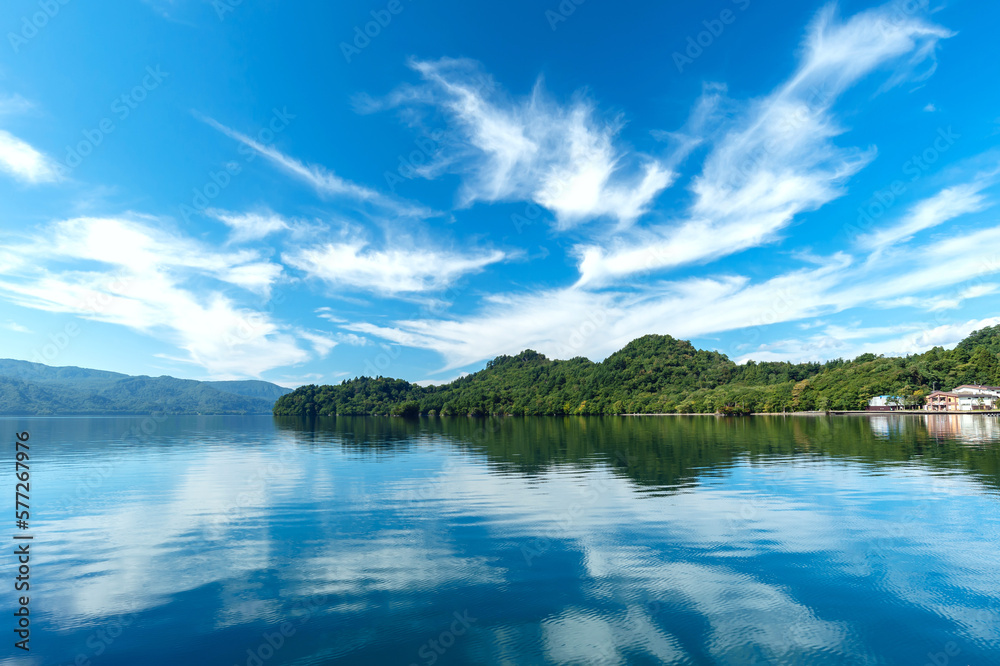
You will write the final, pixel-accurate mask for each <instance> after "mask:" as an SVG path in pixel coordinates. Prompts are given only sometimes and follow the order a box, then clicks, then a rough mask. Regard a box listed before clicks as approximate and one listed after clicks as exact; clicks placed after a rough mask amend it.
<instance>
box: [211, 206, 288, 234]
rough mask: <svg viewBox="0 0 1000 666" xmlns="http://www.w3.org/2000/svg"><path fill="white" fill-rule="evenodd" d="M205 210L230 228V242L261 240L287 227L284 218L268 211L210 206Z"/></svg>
mask: <svg viewBox="0 0 1000 666" xmlns="http://www.w3.org/2000/svg"><path fill="white" fill-rule="evenodd" d="M205 212H206V213H207V214H208V215H210V216H211V217H214V218H215V219H217V220H219V221H220V222H222V223H223V224H225V225H226V226H228V227H229V228H230V229H231V230H232V231H231V232H230V235H229V240H230V242H232V243H243V242H246V241H253V240H261V239H262V238H266V237H267V236H270V235H271V234H275V233H279V232H281V231H285V230H287V229H289V225H288V222H286V221H285V220H284V218H282V217H281V216H280V215H276V214H274V213H272V212H270V211H259V212H249V213H231V212H228V211H224V210H217V209H215V208H210V209H208V210H206V211H205Z"/></svg>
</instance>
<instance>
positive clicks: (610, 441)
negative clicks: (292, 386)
mask: <svg viewBox="0 0 1000 666" xmlns="http://www.w3.org/2000/svg"><path fill="white" fill-rule="evenodd" d="M275 421H276V423H277V425H278V427H279V428H280V429H281V430H284V431H291V432H294V433H295V436H296V437H297V438H298V439H299V440H300V441H306V442H310V443H314V444H317V445H321V444H326V445H328V444H330V443H334V444H337V445H340V446H343V447H345V448H348V449H352V450H356V451H358V452H359V453H372V454H375V453H385V454H391V453H393V452H398V451H401V450H408V449H410V448H411V447H414V446H419V445H421V444H427V443H434V442H439V443H440V442H447V443H449V444H451V445H453V446H456V447H458V448H459V449H462V450H465V451H468V452H471V453H477V454H480V455H483V456H485V457H486V459H487V460H488V461H489V462H490V463H491V464H492V465H495V466H496V467H497V468H498V469H499V470H501V471H506V472H511V473H518V474H525V475H535V474H540V473H543V472H545V471H547V470H548V469H549V468H550V467H551V466H553V465H564V464H572V465H577V466H580V467H581V468H584V469H586V468H592V467H595V466H610V467H611V468H613V469H615V470H617V471H619V472H620V473H621V474H623V475H625V476H627V477H629V478H631V479H632V480H634V481H635V482H637V483H640V484H643V485H653V486H659V487H666V488H674V489H676V488H678V487H683V486H689V485H691V484H693V483H697V482H698V481H699V479H702V478H704V477H707V476H713V475H720V474H724V473H725V472H726V471H727V470H728V469H729V468H731V467H732V466H733V465H735V464H737V463H738V462H743V461H748V462H750V463H751V464H752V463H754V462H755V461H758V462H763V461H765V460H768V461H774V460H776V459H779V458H789V457H805V456H809V457H831V458H846V459H851V460H853V461H855V462H859V463H862V464H866V465H871V466H875V467H878V466H883V465H886V464H890V463H900V462H908V463H914V464H920V465H927V466H930V467H933V468H938V469H952V470H956V471H958V470H964V471H967V472H971V473H972V474H973V475H975V476H976V477H977V478H978V479H979V480H980V481H982V482H983V483H985V484H987V485H988V486H990V487H992V488H1000V464H998V463H1000V460H998V459H1000V423H997V422H995V421H994V420H992V419H989V418H987V417H983V416H972V415H937V414H933V415H931V414H929V415H920V416H910V415H879V416H874V417H872V416H857V417H851V416H837V417H804V416H789V417H782V416H756V417H751V418H718V417H713V416H698V417H683V416H665V417H574V416H567V417H498V418H469V417H453V418H441V417H438V418H434V417H431V418H427V417H423V418H420V419H402V418H384V417H355V416H350V417H343V416H342V417H320V418H313V419H300V418H296V417H276V419H275Z"/></svg>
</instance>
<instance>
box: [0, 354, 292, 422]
mask: <svg viewBox="0 0 1000 666" xmlns="http://www.w3.org/2000/svg"><path fill="white" fill-rule="evenodd" d="M287 392H288V389H284V388H282V387H280V386H276V385H274V384H270V383H268V382H260V381H246V382H240V381H237V382H199V381H194V380H191V379H175V378H173V377H131V376H129V375H123V374H119V373H116V372H105V371H103V370H89V369H87V368H75V367H66V368H54V367H50V366H47V365H42V364H39V363H28V362H25V361H13V360H8V359H2V360H0V414H16V415H34V414H38V415H52V414H152V413H165V414H267V413H268V412H270V411H271V410H272V408H273V406H274V401H275V400H276V399H277V398H278V397H279V396H280V395H283V394H285V393H287Z"/></svg>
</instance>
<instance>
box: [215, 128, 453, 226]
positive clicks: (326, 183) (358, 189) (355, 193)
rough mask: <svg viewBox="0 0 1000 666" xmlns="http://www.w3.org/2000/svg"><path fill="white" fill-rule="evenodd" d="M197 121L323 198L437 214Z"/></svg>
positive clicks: (412, 213) (399, 211) (411, 213)
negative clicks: (261, 157)
mask: <svg viewBox="0 0 1000 666" xmlns="http://www.w3.org/2000/svg"><path fill="white" fill-rule="evenodd" d="M198 118H200V119H201V120H202V121H204V122H205V123H207V124H208V125H210V126H211V127H214V128H215V129H217V130H219V131H220V132H222V133H223V134H225V135H226V136H228V137H229V138H231V139H234V140H236V141H239V142H240V143H242V144H243V145H245V146H247V147H249V148H252V149H253V150H254V151H256V152H257V153H259V154H261V155H263V156H264V157H266V158H267V159H268V160H270V161H271V163H272V164H274V165H276V166H278V167H279V168H281V169H282V170H284V171H285V172H286V173H288V174H289V175H291V176H293V177H295V178H297V179H299V180H301V181H302V182H304V183H306V184H307V185H309V186H310V187H312V188H313V189H314V190H316V192H317V193H318V194H320V195H321V196H334V197H341V196H343V197H348V198H351V199H355V200H358V201H363V202H368V203H371V204H374V205H377V206H382V207H383V208H387V209H389V210H392V211H394V212H395V213H396V214H398V215H406V216H410V217H432V216H433V215H435V214H436V213H435V212H434V211H431V210H429V209H428V208H425V207H423V206H415V205H412V204H407V203H403V202H399V201H396V200H394V199H392V198H390V197H387V196H384V195H382V194H380V193H379V192H377V191H375V190H373V189H370V188H368V187H365V186H363V185H358V184H356V183H352V182H351V181H349V180H345V179H344V178H341V177H340V176H337V175H336V174H334V173H333V172H331V171H330V170H329V169H327V168H325V167H323V166H321V165H318V164H305V163H303V162H301V161H299V160H297V159H295V158H294V157H291V156H289V155H286V154H284V153H282V152H281V151H280V150H278V149H277V148H275V147H274V146H273V145H266V144H263V143H261V142H260V141H257V140H256V139H253V138H252V137H250V136H247V135H246V134H243V133H242V132H238V131H236V130H234V129H232V128H229V127H226V126H225V125H223V124H222V123H220V122H218V121H217V120H215V119H213V118H208V117H205V116H200V115H199V116H198Z"/></svg>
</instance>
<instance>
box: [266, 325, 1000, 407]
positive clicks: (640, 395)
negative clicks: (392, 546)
mask: <svg viewBox="0 0 1000 666" xmlns="http://www.w3.org/2000/svg"><path fill="white" fill-rule="evenodd" d="M960 384H989V385H993V386H997V385H1000V326H995V327H993V328H988V329H983V330H981V331H976V332H975V333H973V334H972V335H970V336H969V337H968V338H967V339H966V340H964V341H963V342H962V343H960V344H959V345H958V346H957V347H956V348H955V349H953V350H945V349H943V348H941V347H935V348H934V349H931V350H929V351H927V352H925V353H923V354H916V355H910V356H905V357H884V356H875V355H874V354H863V355H861V356H859V357H858V358H856V359H854V360H853V361H845V360H843V359H836V360H833V361H828V362H827V363H822V364H820V363H798V364H792V363H782V362H763V363H754V362H752V361H751V362H748V363H746V364H745V365H737V364H735V363H734V362H733V361H731V360H730V359H729V358H728V357H726V356H725V355H724V354H720V353H718V352H710V351H704V350H698V349H695V348H694V346H692V345H691V343H689V342H686V341H683V340H675V339H674V338H671V337H670V336H665V335H647V336H645V337H642V338H639V339H638V340H634V341H632V342H631V343H629V344H628V345H627V346H626V347H625V348H624V349H622V350H621V351H618V352H615V353H614V354H612V355H611V356H609V357H608V358H606V359H605V360H604V361H602V362H601V363H593V362H591V361H589V360H587V359H585V358H574V359H570V360H568V361H553V360H550V359H548V358H546V357H545V356H543V355H541V354H539V353H537V352H534V351H531V350H528V351H524V352H521V353H520V354H518V355H517V356H499V357H497V358H495V359H493V360H492V361H490V362H489V363H488V364H487V365H486V368H485V369H483V370H481V371H480V372H477V373H474V374H471V375H467V376H465V377H462V378H461V379H458V380H456V381H454V382H452V383H450V384H445V385H442V386H428V387H421V386H417V385H415V384H410V383H409V382H406V381H403V380H401V379H388V378H383V377H376V378H371V377H360V378H357V379H353V380H350V381H344V382H342V383H341V384H339V385H335V386H315V385H310V386H303V387H300V388H298V389H296V390H295V391H294V392H292V393H290V394H288V395H286V396H283V397H281V398H279V399H278V401H277V403H276V404H275V407H274V413H275V414H278V415H305V416H313V415H338V414H342V415H349V414H350V415H364V414H385V415H413V414H417V413H425V414H428V413H434V414H444V415H448V414H470V415H473V416H477V415H486V414H516V415H542V414H650V413H677V412H680V413H712V412H729V413H743V412H757V413H760V412H787V411H812V410H823V411H826V410H857V409H864V408H865V407H866V406H867V404H868V401H869V400H870V399H871V398H872V397H874V396H877V395H886V394H887V395H895V396H899V397H900V398H901V399H902V400H903V402H904V403H905V404H907V405H913V406H916V405H923V402H924V397H925V396H926V395H927V394H928V393H930V392H931V390H932V389H934V388H939V389H945V388H954V387H955V386H958V385H960Z"/></svg>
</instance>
